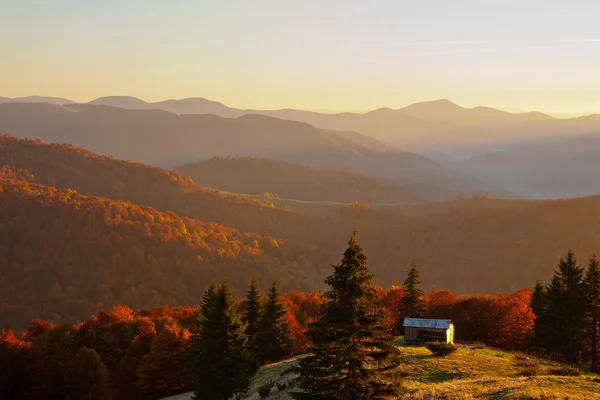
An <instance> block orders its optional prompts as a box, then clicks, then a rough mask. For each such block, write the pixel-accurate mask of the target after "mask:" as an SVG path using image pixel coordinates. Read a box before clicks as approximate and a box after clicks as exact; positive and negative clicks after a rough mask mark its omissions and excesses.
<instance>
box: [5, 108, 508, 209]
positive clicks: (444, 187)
mask: <svg viewBox="0 0 600 400" xmlns="http://www.w3.org/2000/svg"><path fill="white" fill-rule="evenodd" d="M0 132H5V133H9V134H11V135H13V136H17V137H22V138H33V139H36V138H40V139H42V140H44V141H48V142H61V143H70V144H73V145H76V146H82V147H85V148H88V149H91V150H93V151H96V152H99V153H101V154H107V155H112V156H115V157H117V158H122V159H129V160H133V161H138V162H143V163H147V164H152V165H159V166H163V167H167V168H174V167H178V166H181V165H183V164H187V163H193V162H198V161H203V160H206V159H209V158H212V157H215V156H254V157H267V158H274V159H279V160H284V161H289V162H295V163H300V164H305V165H312V166H322V165H328V166H341V167H347V168H351V169H352V170H354V171H357V172H360V173H362V174H366V175H370V176H376V177H380V178H386V179H391V180H396V181H398V184H399V185H401V186H412V187H414V188H415V190H418V191H419V193H415V195H416V196H418V197H427V198H431V194H432V193H435V194H436V196H444V197H448V196H453V195H455V194H457V193H458V192H464V194H465V195H472V194H475V193H486V194H491V195H493V196H512V195H513V194H512V193H510V192H507V191H504V190H502V189H501V188H499V187H495V186H492V185H488V184H486V183H484V182H480V181H478V180H477V179H474V178H472V177H469V176H466V175H464V174H462V173H459V172H455V171H451V170H448V169H446V168H444V167H442V166H441V165H439V164H437V163H435V162H433V161H432V160H430V159H428V158H426V157H424V156H421V155H418V154H415V153H410V152H402V151H399V150H397V149H395V148H393V147H390V146H388V145H386V144H385V143H382V142H379V141H377V140H375V139H373V138H369V137H366V136H364V135H361V134H359V133H356V132H339V131H331V130H327V129H320V128H316V127H314V126H312V125H309V124H307V123H303V122H296V121H288V120H283V119H277V118H274V117H268V116H264V115H256V114H248V115H242V116H239V117H236V118H222V117H219V116H216V115H214V114H213V115H209V114H184V115H176V114H173V113H170V112H166V111H162V110H132V109H123V108H117V107H113V106H102V105H89V104H73V105H66V106H58V105H52V104H21V103H5V104H0ZM423 194H426V195H425V196H424V195H423ZM436 198H439V197H436Z"/></svg>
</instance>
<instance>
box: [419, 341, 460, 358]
mask: <svg viewBox="0 0 600 400" xmlns="http://www.w3.org/2000/svg"><path fill="white" fill-rule="evenodd" d="M426 347H427V348H428V349H429V351H431V352H432V353H433V354H434V355H436V356H438V357H445V356H447V355H450V354H452V353H454V352H455V351H456V350H458V347H457V346H455V345H453V344H452V343H444V342H429V343H427V345H426Z"/></svg>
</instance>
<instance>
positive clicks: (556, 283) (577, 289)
mask: <svg viewBox="0 0 600 400" xmlns="http://www.w3.org/2000/svg"><path fill="white" fill-rule="evenodd" d="M546 292H547V295H546V298H547V301H548V308H547V312H546V317H544V321H543V322H544V326H543V329H545V330H546V333H547V335H548V340H547V343H546V348H547V349H548V350H550V351H556V352H559V353H561V354H562V355H563V357H564V358H565V361H567V362H568V363H571V364H574V363H577V360H578V357H579V355H580V352H581V340H582V339H583V337H582V336H583V330H584V323H585V308H584V305H585V291H584V285H583V268H581V267H580V266H579V265H577V258H576V257H575V254H574V253H573V252H572V251H571V250H569V252H568V254H567V256H566V257H565V258H561V260H560V262H559V264H558V270H555V271H554V276H553V277H552V282H550V284H549V285H548V287H547V288H546Z"/></svg>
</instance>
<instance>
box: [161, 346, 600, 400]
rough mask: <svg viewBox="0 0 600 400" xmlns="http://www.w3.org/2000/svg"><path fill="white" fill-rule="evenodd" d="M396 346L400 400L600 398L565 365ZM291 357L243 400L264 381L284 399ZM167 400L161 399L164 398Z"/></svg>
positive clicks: (268, 370)
mask: <svg viewBox="0 0 600 400" xmlns="http://www.w3.org/2000/svg"><path fill="white" fill-rule="evenodd" d="M397 345H398V346H399V348H400V351H401V352H402V354H403V358H404V362H405V363H404V364H403V365H402V366H401V368H402V369H403V371H404V375H405V377H404V378H403V385H404V388H405V394H404V396H403V397H402V398H403V399H406V400H408V399H415V400H417V399H420V400H425V399H427V400H436V399H440V400H443V399H522V400H525V399H527V400H533V399H535V400H538V399H539V400H546V399H573V400H587V399H600V376H599V375H596V374H590V373H582V374H581V375H579V376H564V374H565V373H568V372H569V370H568V369H567V368H565V366H563V365H561V364H558V363H555V362H552V361H547V360H541V359H536V358H535V357H530V356H527V355H525V354H522V353H514V352H509V351H503V350H497V349H493V348H487V347H485V346H479V345H459V349H458V350H457V351H456V352H454V353H453V354H451V355H449V356H447V357H436V356H433V355H432V354H431V352H430V351H429V350H427V348H425V347H424V346H404V345H403V340H402V338H399V339H398V341H397ZM295 362H296V360H295V359H290V360H286V361H283V362H280V363H276V364H272V365H267V366H265V367H263V368H261V369H260V371H259V372H258V374H257V375H256V377H255V379H254V384H253V385H252V387H251V388H250V390H249V391H248V394H247V397H245V399H248V400H259V399H260V396H259V395H258V388H259V387H260V386H261V385H263V384H265V383H267V382H269V381H273V382H274V383H286V388H285V389H283V390H279V389H278V388H277V386H276V385H275V386H273V388H272V390H271V394H270V395H269V397H267V399H270V400H289V399H291V397H290V396H289V394H288V392H289V390H290V388H289V382H290V380H292V379H293V378H294V377H295V375H294V374H293V373H289V368H290V367H291V366H293V365H294V363H295ZM189 399H191V393H186V394H182V395H179V396H173V397H169V398H168V400H189ZM165 400H166V399H165Z"/></svg>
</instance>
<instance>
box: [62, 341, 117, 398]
mask: <svg viewBox="0 0 600 400" xmlns="http://www.w3.org/2000/svg"><path fill="white" fill-rule="evenodd" d="M67 380H68V389H67V396H66V398H67V399H74V400H106V399H109V398H110V394H109V390H108V370H107V369H106V367H105V366H104V364H103V363H102V360H100V356H98V353H96V351H95V350H92V349H88V348H87V347H82V348H80V349H79V351H78V352H77V354H76V355H75V358H74V359H73V362H72V364H71V366H70V368H69V371H68V377H67Z"/></svg>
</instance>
